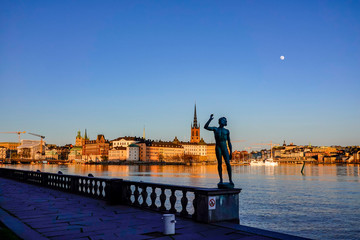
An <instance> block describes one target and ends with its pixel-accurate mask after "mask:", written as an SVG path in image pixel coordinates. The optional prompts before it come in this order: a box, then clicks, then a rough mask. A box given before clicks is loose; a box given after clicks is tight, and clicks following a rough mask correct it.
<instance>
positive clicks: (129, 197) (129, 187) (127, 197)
mask: <svg viewBox="0 0 360 240" xmlns="http://www.w3.org/2000/svg"><path fill="white" fill-rule="evenodd" d="M131 195H132V192H131V185H130V184H129V185H127V186H126V201H127V203H128V204H129V205H132V204H133V203H132V202H131Z"/></svg>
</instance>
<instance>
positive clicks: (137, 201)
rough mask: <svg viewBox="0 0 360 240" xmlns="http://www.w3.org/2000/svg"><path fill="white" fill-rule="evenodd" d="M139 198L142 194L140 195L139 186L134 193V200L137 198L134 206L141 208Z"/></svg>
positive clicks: (136, 186)
mask: <svg viewBox="0 0 360 240" xmlns="http://www.w3.org/2000/svg"><path fill="white" fill-rule="evenodd" d="M139 196H140V194H139V187H138V185H135V191H134V198H135V200H134V205H135V206H140V203H139Z"/></svg>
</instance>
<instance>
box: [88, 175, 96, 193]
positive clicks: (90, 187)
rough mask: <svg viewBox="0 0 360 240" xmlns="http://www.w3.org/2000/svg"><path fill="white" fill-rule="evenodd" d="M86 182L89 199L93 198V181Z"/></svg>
mask: <svg viewBox="0 0 360 240" xmlns="http://www.w3.org/2000/svg"><path fill="white" fill-rule="evenodd" d="M87 181H89V195H90V196H91V197H94V196H95V194H94V192H93V191H94V181H93V180H89V179H88V180H87Z"/></svg>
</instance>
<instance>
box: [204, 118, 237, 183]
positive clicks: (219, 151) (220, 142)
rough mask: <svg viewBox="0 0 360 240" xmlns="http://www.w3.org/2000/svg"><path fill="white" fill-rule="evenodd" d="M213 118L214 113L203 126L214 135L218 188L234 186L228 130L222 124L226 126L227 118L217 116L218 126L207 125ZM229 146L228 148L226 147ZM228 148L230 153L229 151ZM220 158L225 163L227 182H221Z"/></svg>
mask: <svg viewBox="0 0 360 240" xmlns="http://www.w3.org/2000/svg"><path fill="white" fill-rule="evenodd" d="M213 119H214V114H211V115H210V119H209V120H208V121H207V123H206V124H205V126H204V128H205V129H206V130H209V131H213V132H214V136H215V142H216V146H215V152H216V159H217V162H218V172H219V177H220V182H219V183H218V187H219V188H234V183H233V181H232V176H231V165H230V160H231V158H232V146H231V142H230V131H229V130H227V129H225V128H224V126H227V120H226V118H225V117H222V118H219V127H209V124H210V122H211V121H212V120H213ZM228 147H229V149H228ZM229 150H230V153H229ZM222 158H224V161H225V163H226V168H227V172H228V175H229V181H230V183H229V184H224V183H223V177H222Z"/></svg>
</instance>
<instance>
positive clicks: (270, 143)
mask: <svg viewBox="0 0 360 240" xmlns="http://www.w3.org/2000/svg"><path fill="white" fill-rule="evenodd" d="M252 145H268V146H270V158H272V147H273V146H279V145H280V144H277V143H273V142H272V141H270V142H269V143H253V144H252Z"/></svg>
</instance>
